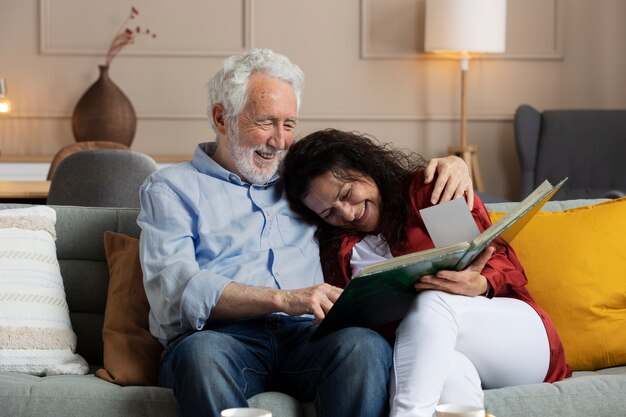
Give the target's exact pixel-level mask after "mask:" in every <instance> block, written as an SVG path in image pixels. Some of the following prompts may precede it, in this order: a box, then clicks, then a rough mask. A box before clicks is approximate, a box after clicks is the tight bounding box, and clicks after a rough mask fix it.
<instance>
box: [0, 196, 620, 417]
mask: <svg viewBox="0 0 626 417" xmlns="http://www.w3.org/2000/svg"><path fill="white" fill-rule="evenodd" d="M549 204H550V203H549ZM9 207H15V205H8V204H0V209H3V208H9ZM560 207H561V206H559V207H558V208H560ZM54 208H55V210H56V211H57V236H58V237H57V242H56V243H57V253H58V258H59V262H60V266H61V273H62V275H63V280H64V284H65V290H66V293H67V301H68V304H69V308H70V312H71V320H72V325H73V328H74V331H75V332H76V334H77V336H78V353H79V354H80V355H82V356H83V357H84V358H85V359H86V360H87V361H88V362H89V363H90V364H91V365H92V368H93V369H96V368H97V367H98V364H101V363H102V352H103V347H102V334H101V332H102V325H103V314H104V308H105V303H106V297H107V283H108V269H107V264H106V259H105V254H104V248H103V243H102V235H103V232H104V231H106V230H112V231H117V232H121V233H126V234H130V235H134V236H138V234H139V228H138V227H137V224H136V222H135V220H136V217H137V210H135V209H119V208H117V209H116V208H85V207H71V206H57V207H54ZM490 208H497V209H498V210H501V209H503V208H506V206H501V205H500V206H490ZM625 331H626V329H625ZM485 399H486V408H487V410H488V411H489V412H491V413H493V414H495V415H496V416H497V417H529V416H533V417H540V416H557V417H558V416H563V417H565V416H581V417H583V416H584V417H589V416H595V417H598V416H606V417H609V416H610V417H615V416H626V367H616V368H611V369H606V370H602V371H598V372H584V373H577V374H576V375H575V376H574V377H573V378H570V379H568V380H566V381H563V382H559V383H556V384H534V385H527V386H519V387H511V388H504V389H497V390H488V391H486V392H485ZM249 402H250V405H251V406H254V407H259V408H266V409H269V410H271V411H272V413H273V416H274V417H296V416H303V417H304V416H306V417H309V416H314V415H315V413H314V410H313V407H312V404H300V403H298V402H297V401H295V400H294V399H293V398H291V397H289V396H287V395H285V394H281V393H264V394H260V395H257V396H255V397H253V398H251V399H250V401H249ZM175 415H176V404H175V401H174V396H173V394H172V392H171V391H170V390H168V389H164V388H159V387H120V386H118V385H115V384H111V383H109V382H106V381H104V380H102V379H99V378H97V377H95V376H94V375H93V374H89V375H83V376H48V377H37V376H32V375H25V374H17V373H0V416H1V417H4V416H6V417H9V416H11V417H13V416H22V417H39V416H41V417H43V416H45V417H61V416H63V417H65V416H100V417H107V416H115V417H119V416H152V417H158V416H164V417H165V416H175ZM337 417H344V416H337ZM345 417H348V416H345Z"/></svg>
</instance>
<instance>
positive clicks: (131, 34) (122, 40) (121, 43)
mask: <svg viewBox="0 0 626 417" xmlns="http://www.w3.org/2000/svg"><path fill="white" fill-rule="evenodd" d="M138 15H139V10H137V9H136V8H135V7H131V8H130V14H129V15H128V17H127V18H126V21H125V22H124V24H123V25H122V28H121V29H120V30H119V31H118V34H117V35H116V36H115V37H114V38H113V41H112V42H111V45H110V46H109V50H108V51H107V55H106V59H105V65H106V66H109V65H110V64H111V61H113V59H114V58H115V57H116V56H117V54H119V53H120V51H121V50H122V49H124V47H125V46H127V45H131V44H133V43H135V39H136V38H137V37H138V36H142V35H144V36H150V37H151V38H156V33H153V32H151V31H150V29H148V28H145V29H142V28H141V27H140V26H136V27H135V28H134V29H131V28H130V25H129V22H130V21H131V20H134V19H135V18H136V17H137V16H138Z"/></svg>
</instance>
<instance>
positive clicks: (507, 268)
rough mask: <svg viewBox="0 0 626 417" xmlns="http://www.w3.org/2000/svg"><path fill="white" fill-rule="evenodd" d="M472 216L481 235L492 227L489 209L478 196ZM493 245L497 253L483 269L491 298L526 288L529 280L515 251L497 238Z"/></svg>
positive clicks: (475, 197) (475, 199) (475, 198)
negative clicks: (490, 289)
mask: <svg viewBox="0 0 626 417" xmlns="http://www.w3.org/2000/svg"><path fill="white" fill-rule="evenodd" d="M472 216H473V217H474V219H475V220H476V223H477V224H478V228H479V230H480V231H481V233H482V232H483V231H484V230H485V229H487V228H488V227H489V226H491V219H490V218H489V214H488V212H487V209H486V208H485V205H484V204H483V203H482V201H480V198H479V197H478V196H476V195H475V196H474V208H473V209H472ZM492 245H493V246H494V247H495V249H496V251H495V252H494V254H493V255H492V256H491V258H490V259H489V261H488V262H487V264H486V265H485V267H484V268H483V271H482V275H483V276H484V277H485V278H487V281H489V284H490V285H491V288H492V291H491V293H490V296H501V297H502V296H507V295H509V294H511V292H512V291H511V290H512V288H521V287H524V286H525V285H526V283H527V282H528V280H527V278H526V274H525V273H524V268H523V267H522V264H521V263H520V261H519V259H518V258H517V255H516V254H515V251H514V250H513V248H511V246H509V244H508V243H507V242H506V241H505V240H504V239H502V238H497V239H495V240H494V241H493V242H492Z"/></svg>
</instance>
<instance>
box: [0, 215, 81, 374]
mask: <svg viewBox="0 0 626 417" xmlns="http://www.w3.org/2000/svg"><path fill="white" fill-rule="evenodd" d="M55 223H56V212H55V211H54V210H53V209H52V208H50V207H46V206H33V207H28V208H18V209H6V210H0V371H7V372H23V373H28V374H33V375H56V374H85V373H87V371H88V369H89V367H88V365H87V363H86V362H85V360H84V359H83V358H82V357H81V356H79V355H77V354H76V353H75V351H76V334H75V333H74V331H73V330H72V324H71V322H70V316H69V309H68V306H67V302H66V301H65V290H64V288H63V279H62V278H61V272H60V269H59V263H58V261H57V257H56V246H55V243H54V241H55V239H56V233H55V229H54V226H55Z"/></svg>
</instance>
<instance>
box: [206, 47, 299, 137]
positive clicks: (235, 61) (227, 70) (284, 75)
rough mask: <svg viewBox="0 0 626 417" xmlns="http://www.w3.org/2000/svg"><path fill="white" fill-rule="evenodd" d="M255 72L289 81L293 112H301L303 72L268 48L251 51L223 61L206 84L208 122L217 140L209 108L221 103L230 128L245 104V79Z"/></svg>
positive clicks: (246, 99) (246, 86)
mask: <svg viewBox="0 0 626 417" xmlns="http://www.w3.org/2000/svg"><path fill="white" fill-rule="evenodd" d="M255 72H262V73H264V74H267V75H268V76H270V77H272V78H275V79H277V80H281V81H285V82H288V83H289V84H290V85H291V87H292V88H293V91H294V93H295V95H296V105H297V107H296V110H299V109H300V100H301V96H302V87H303V85H304V73H303V72H302V70H301V69H300V67H298V66H297V65H295V64H293V63H292V62H291V61H290V60H289V58H287V57H286V56H284V55H281V54H277V53H276V52H273V51H272V50H270V49H260V48H256V49H251V50H249V51H248V52H247V53H246V54H244V55H233V56H231V57H229V58H228V59H226V61H224V67H223V68H222V69H221V70H220V71H219V72H218V73H217V74H215V76H214V77H213V78H212V79H211V81H210V82H209V108H208V113H209V120H210V122H211V127H212V128H213V131H214V132H215V133H216V134H217V135H218V138H219V133H218V131H217V129H216V127H215V124H214V123H213V118H212V117H211V108H212V107H213V105H214V104H216V103H221V104H222V105H223V106H224V111H225V114H224V118H225V121H226V122H227V123H228V124H230V125H232V124H233V123H234V122H235V120H236V118H237V116H238V115H239V114H240V113H241V112H242V110H243V108H244V107H245V106H246V103H247V102H248V80H249V79H250V75H251V74H253V73H255Z"/></svg>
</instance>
